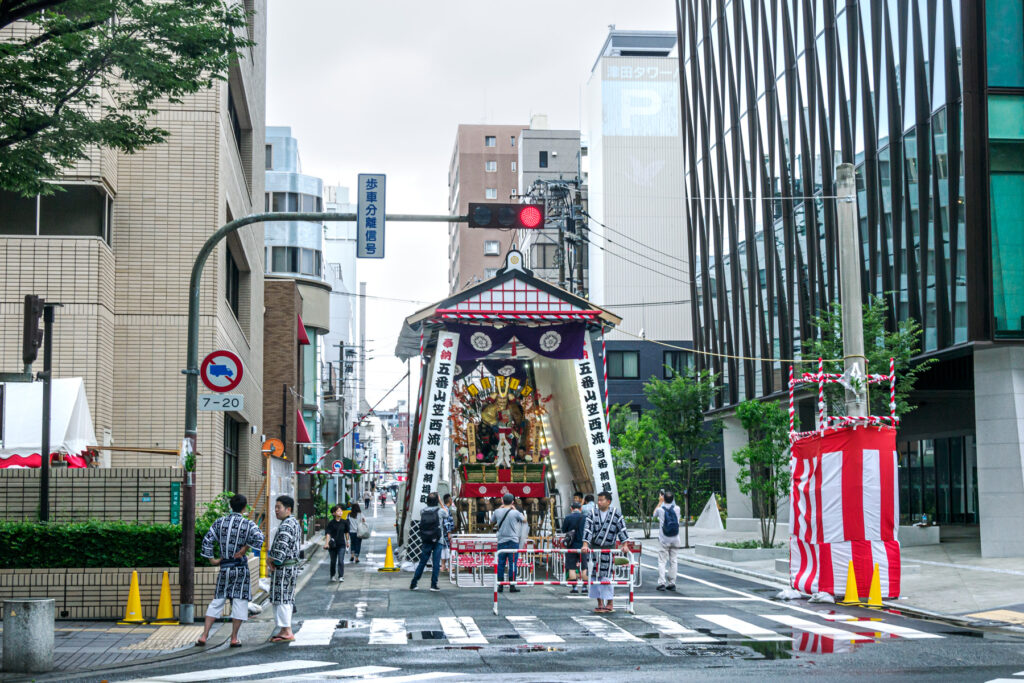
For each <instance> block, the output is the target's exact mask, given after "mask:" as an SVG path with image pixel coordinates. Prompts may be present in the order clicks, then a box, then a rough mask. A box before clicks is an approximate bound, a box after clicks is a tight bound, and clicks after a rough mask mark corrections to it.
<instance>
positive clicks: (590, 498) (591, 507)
mask: <svg viewBox="0 0 1024 683" xmlns="http://www.w3.org/2000/svg"><path fill="white" fill-rule="evenodd" d="M596 511H597V503H595V502H594V494H593V493H588V494H587V495H585V496H583V516H584V517H589V516H590V515H592V514H594V513H595V512H596Z"/></svg>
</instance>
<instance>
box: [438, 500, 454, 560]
mask: <svg viewBox="0 0 1024 683" xmlns="http://www.w3.org/2000/svg"><path fill="white" fill-rule="evenodd" d="M441 504H442V505H443V506H444V509H445V510H446V511H447V512H448V516H447V517H445V518H444V524H443V527H444V528H443V531H444V535H443V536H442V541H443V543H444V547H443V548H442V549H441V571H443V572H446V571H448V562H449V560H450V559H451V547H452V532H453V531H455V505H454V503H452V494H450V493H446V494H444V499H443V500H442V501H441Z"/></svg>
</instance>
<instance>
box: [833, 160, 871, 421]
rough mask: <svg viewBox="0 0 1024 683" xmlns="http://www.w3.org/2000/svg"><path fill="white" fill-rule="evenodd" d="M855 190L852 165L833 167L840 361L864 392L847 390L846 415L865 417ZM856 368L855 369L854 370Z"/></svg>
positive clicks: (862, 323) (861, 260) (862, 328)
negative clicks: (841, 339) (840, 315)
mask: <svg viewBox="0 0 1024 683" xmlns="http://www.w3.org/2000/svg"><path fill="white" fill-rule="evenodd" d="M856 193H857V186H856V181H855V178H854V172H853V164H839V166H837V167H836V222H837V225H838V232H839V286H840V300H841V301H842V304H843V358H844V359H845V363H844V365H845V366H846V367H845V369H846V370H847V371H848V372H850V373H851V374H855V375H858V376H859V377H860V378H861V381H863V382H864V384H863V391H850V390H849V389H847V390H846V414H847V415H850V416H851V417H864V416H866V415H867V414H868V407H867V377H866V367H865V365H866V360H867V359H866V358H865V356H864V320H863V310H862V306H863V304H862V303H861V289H860V275H861V269H862V267H863V263H864V262H863V259H862V258H861V253H860V237H859V235H858V232H859V231H858V230H857V204H856ZM855 368H856V369H855Z"/></svg>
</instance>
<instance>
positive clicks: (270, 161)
mask: <svg viewBox="0 0 1024 683" xmlns="http://www.w3.org/2000/svg"><path fill="white" fill-rule="evenodd" d="M263 168H265V169H266V170H268V171H270V170H272V169H273V168H274V146H273V145H264V146H263Z"/></svg>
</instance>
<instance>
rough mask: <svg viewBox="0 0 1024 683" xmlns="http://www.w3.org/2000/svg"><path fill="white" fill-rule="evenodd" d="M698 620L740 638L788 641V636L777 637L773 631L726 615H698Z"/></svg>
mask: <svg viewBox="0 0 1024 683" xmlns="http://www.w3.org/2000/svg"><path fill="white" fill-rule="evenodd" d="M697 618H698V619H703V620H704V621H710V622H711V623H712V624H717V625H719V626H721V627H722V628H726V629H729V630H730V631H735V632H736V633H739V634H740V635H741V636H746V637H747V638H750V639H752V640H789V639H790V638H789V636H783V635H779V634H778V633H776V632H775V631H769V630H768V629H766V628H761V627H760V626H755V625H754V624H751V623H748V622H746V621H743V620H742V619H737V618H736V617H730V616H729V615H728V614H698V615H697Z"/></svg>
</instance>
